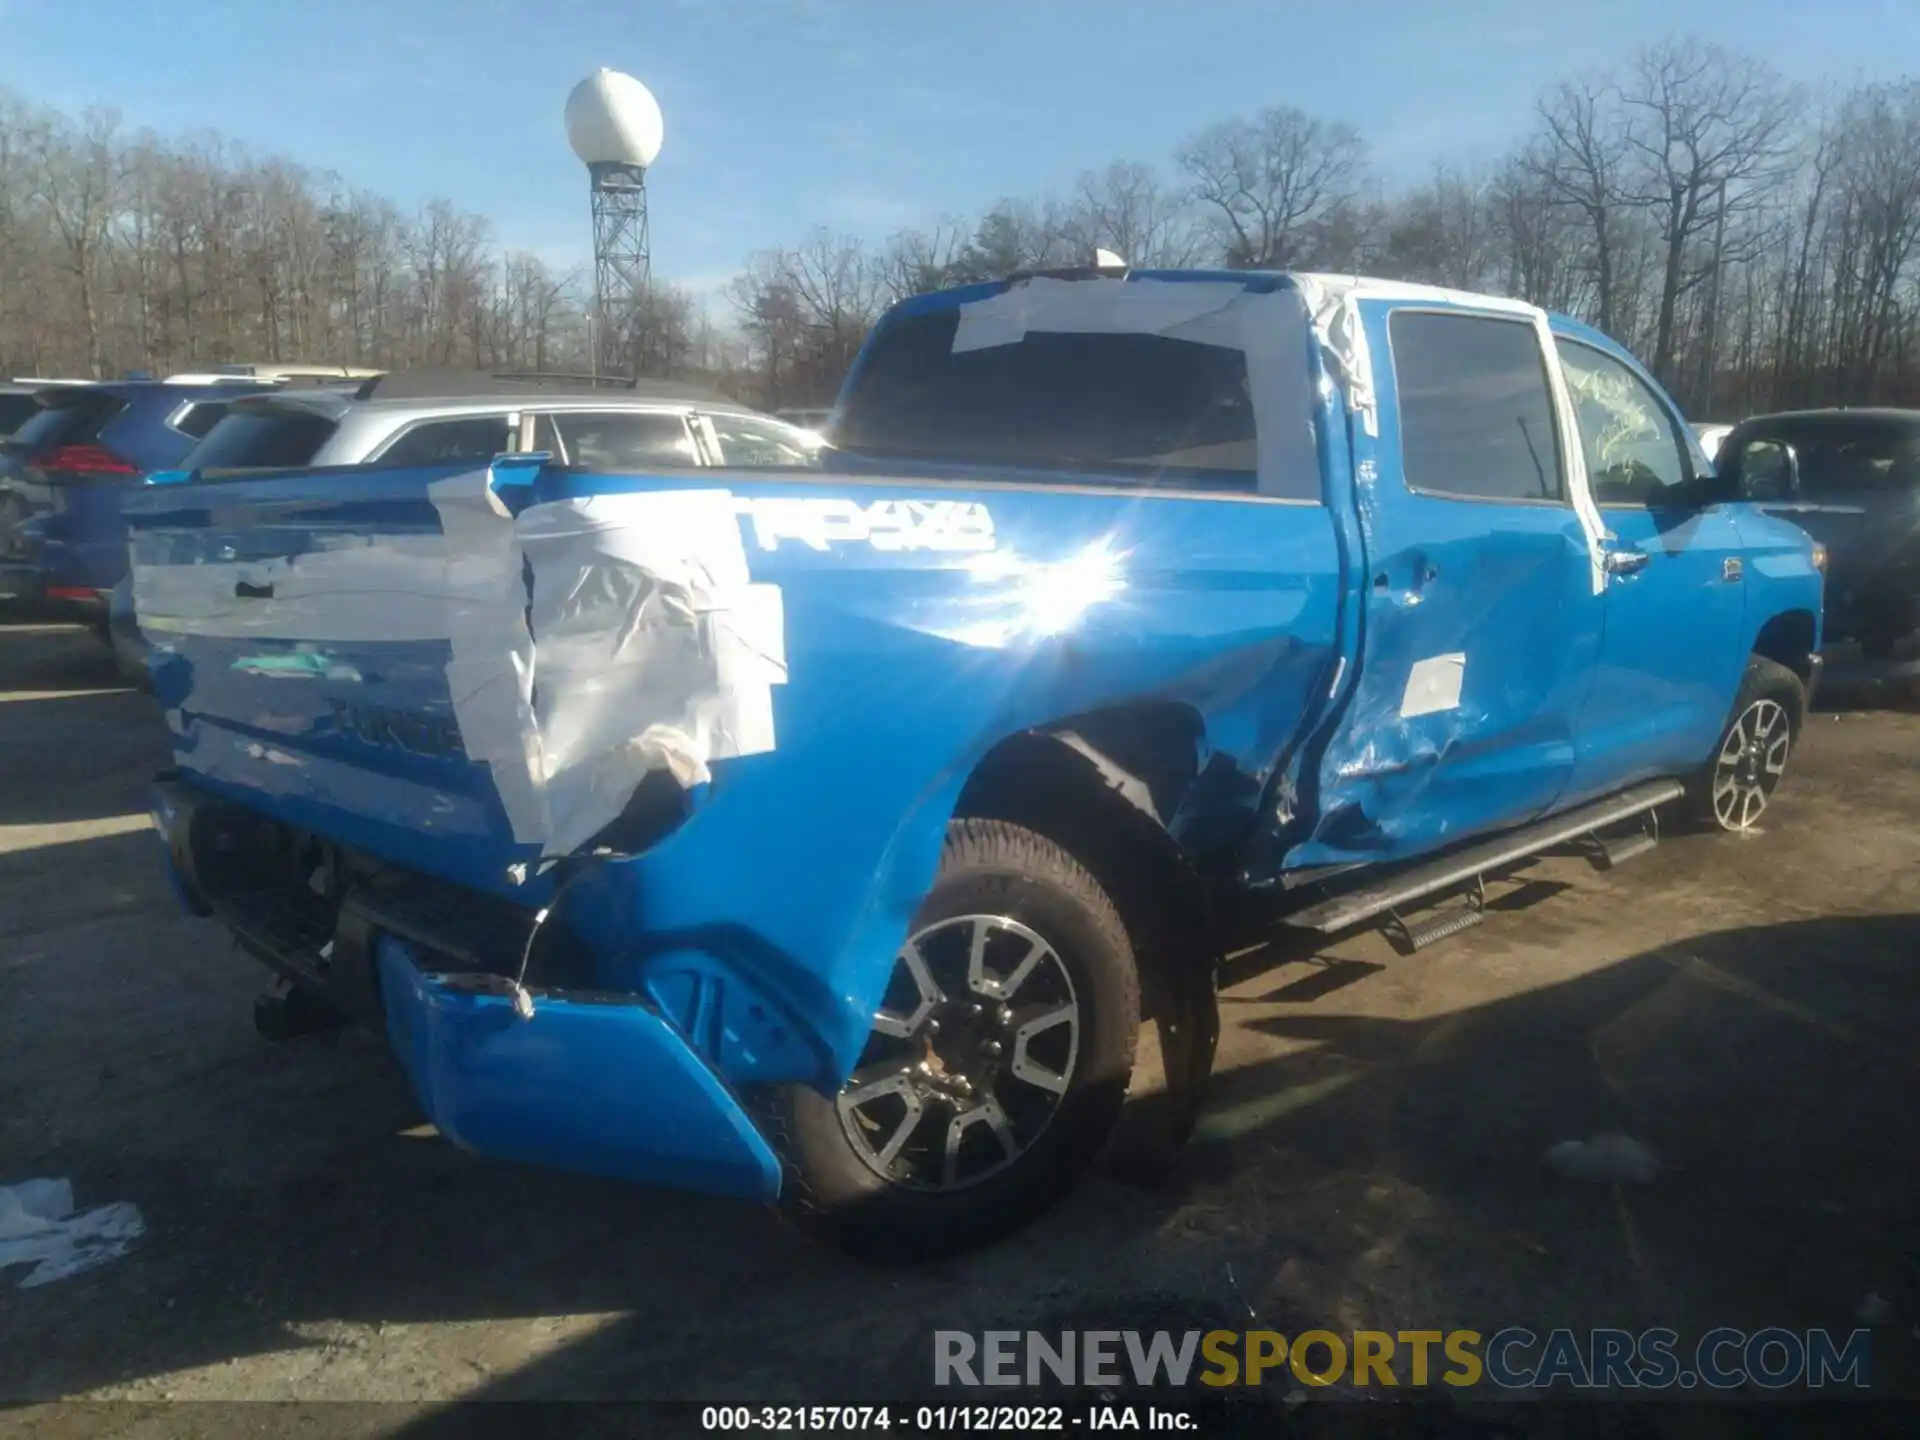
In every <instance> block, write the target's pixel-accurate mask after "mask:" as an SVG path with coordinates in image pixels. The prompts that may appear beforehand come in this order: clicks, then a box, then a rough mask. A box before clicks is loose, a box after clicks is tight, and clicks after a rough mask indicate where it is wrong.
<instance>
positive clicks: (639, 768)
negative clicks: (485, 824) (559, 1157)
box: [134, 467, 785, 857]
mask: <svg viewBox="0 0 1920 1440" xmlns="http://www.w3.org/2000/svg"><path fill="white" fill-rule="evenodd" d="M495 478H496V477H495V475H494V472H493V470H492V468H491V467H490V468H488V469H484V470H476V471H472V472H470V473H467V474H462V475H455V476H451V477H447V478H444V479H439V480H436V481H434V482H433V483H432V484H431V485H429V486H428V487H427V495H428V498H429V499H430V501H431V503H432V506H433V509H434V511H435V512H436V514H437V517H438V521H439V523H438V527H437V530H436V531H434V532H420V531H415V532H413V533H406V532H398V533H395V532H388V533H354V532H346V533H341V532H331V533H329V534H327V535H325V536H324V537H323V538H322V539H321V540H319V541H317V542H316V541H313V540H311V539H309V540H308V541H306V542H304V543H305V546H306V548H303V549H301V550H300V551H299V553H295V554H292V555H280V556H273V555H270V556H267V557H265V558H262V559H259V560H240V559H221V560H215V561H213V562H211V563H208V562H202V563H195V564H179V563H157V557H156V558H155V559H147V560H142V559H141V557H140V556H139V555H138V554H136V559H135V565H134V585H135V606H136V610H137V613H138V615H139V616H140V623H141V626H142V628H143V629H145V630H148V631H149V632H151V633H152V634H153V635H154V636H156V637H159V638H165V637H168V636H171V635H178V634H182V633H186V634H192V635H194V636H196V637H200V638H201V639H203V640H204V639H208V638H215V639H230V640H245V641H259V642H263V643H268V644H280V645H285V644H288V643H291V644H293V645H295V646H297V647H299V648H298V650H297V651H296V652H295V653H294V654H291V655H289V654H284V653H279V652H278V651H269V652H268V653H263V654H260V655H244V656H242V657H241V658H239V659H236V660H234V661H232V662H231V665H230V668H231V669H232V670H234V671H238V672H244V673H247V674H250V675H254V676H265V675H274V676H277V677H280V679H282V680H284V681H289V682H297V681H300V680H302V679H305V680H309V681H314V680H319V681H325V680H328V679H335V680H339V679H344V678H346V677H348V676H352V677H354V678H358V671H357V670H354V669H353V667H352V666H346V667H344V668H343V667H342V666H341V665H340V663H339V662H337V661H335V660H332V659H330V658H329V657H328V655H327V654H325V653H322V652H325V651H328V650H330V649H332V648H336V647H338V648H346V647H355V646H362V645H368V644H376V645H381V646H393V645H397V644H405V643H409V642H437V643H440V644H444V645H445V646H447V647H448V649H449V651H450V657H449V658H448V659H447V660H446V661H445V680H446V691H447V694H448V696H449V698H450V702H451V709H452V719H453V721H454V724H455V727H456V734H457V744H458V745H459V747H460V748H461V750H462V751H463V753H464V755H465V757H466V758H468V759H470V760H475V761H479V762H482V763H484V764H485V765H486V766H487V768H488V770H489V772H490V773H491V776H492V780H493V784H494V787H495V789H496V790H497V791H498V796H499V803H500V805H501V807H502V808H503V809H504V811H505V813H506V817H507V820H508V822H509V824H510V826H511V829H512V834H513V839H514V841H515V842H516V843H518V844H520V845H526V846H537V847H538V851H539V854H540V855H541V856H543V857H554V856H564V855H567V854H571V853H572V852H573V851H574V850H576V849H578V848H579V847H580V846H581V845H582V844H584V843H585V842H587V841H588V840H590V839H591V838H592V837H593V836H594V835H596V834H597V833H599V832H600V831H601V830H602V829H604V828H605V827H606V826H607V825H608V824H610V823H611V822H612V821H613V820H615V819H616V818H618V817H619V815H620V814H621V812H622V811H623V809H624V808H625V807H626V805H627V803H628V801H629V800H630V799H631V798H632V796H633V794H634V791H635V790H636V789H637V788H638V786H639V784H640V782H641V780H642V779H643V778H644V777H645V776H646V775H647V774H648V773H650V772H651V771H654V770H667V771H670V772H671V773H672V774H673V775H674V777H675V778H676V780H678V781H679V782H680V783H681V784H682V785H684V786H692V785H696V784H700V783H703V782H705V780H706V779H707V778H708V774H709V772H708V766H709V763H710V762H711V761H713V760H715V759H719V758H725V757H730V756H736V755H751V754H757V753H760V752H762V751H766V750H770V749H772V748H773V745H774V730H773V707H772V698H771V693H770V687H771V686H773V685H776V684H780V683H782V682H783V681H784V679H785V659H784V655H785V649H784V640H783V635H782V620H781V609H780V595H779V591H778V589H777V587H772V586H764V585H758V586H757V585H754V584H752V583H751V582H750V580H749V578H748V575H747V563H746V554H745V548H744V546H743V544H742V543H741V538H740V532H739V524H738V521H737V519H736V516H735V513H734V502H733V497H732V495H731V494H730V493H729V492H727V491H725V490H711V489H702V490H669V491H654V492H643V493H627V494H616V495H600V496H588V497H584V498H581V499H563V500H555V501H548V502H544V503H537V504H533V505H530V506H528V507H527V508H526V509H524V510H522V511H521V512H520V513H519V514H518V515H515V514H514V513H513V512H512V510H511V509H510V508H509V507H508V506H507V504H506V503H505V502H504V501H503V500H502V499H501V497H500V495H499V494H498V493H497V492H496V489H495V485H494V481H495ZM253 543H255V544H256V545H271V544H272V543H273V537H272V532H271V531H267V530H264V529H263V530H262V531H261V532H260V533H259V536H258V538H256V539H255V541H254V542H253ZM399 739H400V743H401V744H403V745H407V743H408V742H407V738H406V737H405V736H404V735H402V736H400V737H399ZM409 748H417V747H411V746H410V747H409ZM289 783H292V782H291V781H290V782H289Z"/></svg>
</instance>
